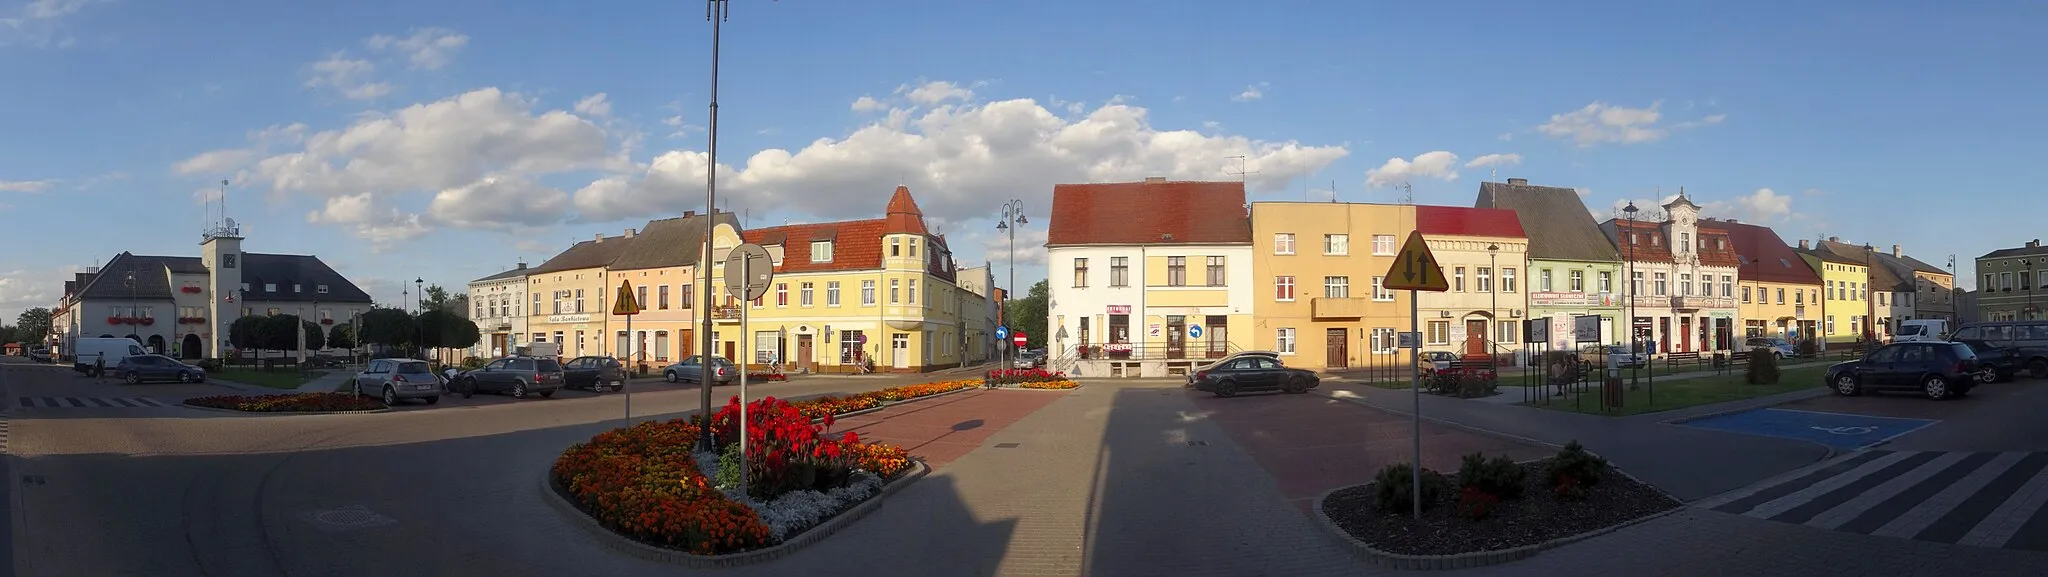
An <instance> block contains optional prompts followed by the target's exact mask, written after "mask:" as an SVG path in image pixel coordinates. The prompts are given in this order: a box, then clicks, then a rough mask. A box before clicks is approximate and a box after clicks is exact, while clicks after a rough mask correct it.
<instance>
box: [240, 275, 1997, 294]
mask: <svg viewBox="0 0 2048 577" xmlns="http://www.w3.org/2000/svg"><path fill="white" fill-rule="evenodd" d="M2005 275H2006V276H2008V277H2010V276H2012V273H2005ZM2006 280H2012V279H2010V278H2008V279H2006ZM2006 284H2012V283H2006ZM263 292H267V293H274V292H277V283H263Z"/></svg>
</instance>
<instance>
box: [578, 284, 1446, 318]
mask: <svg viewBox="0 0 2048 577" xmlns="http://www.w3.org/2000/svg"><path fill="white" fill-rule="evenodd" d="M1437 276H1443V275H1441V274H1439V275H1437ZM612 314H614V315H619V316H632V315H637V314H640V300H639V299H636V298H633V281H629V280H627V281H619V296H618V298H614V299H612Z"/></svg>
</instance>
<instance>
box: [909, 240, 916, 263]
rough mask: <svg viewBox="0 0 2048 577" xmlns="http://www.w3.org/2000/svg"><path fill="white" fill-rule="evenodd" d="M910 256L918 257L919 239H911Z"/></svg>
mask: <svg viewBox="0 0 2048 577" xmlns="http://www.w3.org/2000/svg"><path fill="white" fill-rule="evenodd" d="M910 258H917V239H914V238H913V239H910Z"/></svg>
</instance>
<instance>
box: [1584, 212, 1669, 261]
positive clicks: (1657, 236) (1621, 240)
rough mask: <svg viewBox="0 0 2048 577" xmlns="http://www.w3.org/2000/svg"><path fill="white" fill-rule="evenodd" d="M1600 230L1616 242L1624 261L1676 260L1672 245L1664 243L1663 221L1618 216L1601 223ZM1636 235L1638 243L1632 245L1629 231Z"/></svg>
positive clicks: (1616, 250) (1615, 244) (1616, 247)
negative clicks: (1672, 256)
mask: <svg viewBox="0 0 2048 577" xmlns="http://www.w3.org/2000/svg"><path fill="white" fill-rule="evenodd" d="M1600 232H1602V233H1604V234H1606V235H1607V239H1608V240H1610V241H1613V242H1614V247H1615V252H1617V253H1619V254H1620V256H1621V259H1622V260H1623V261H1632V262H1676V259H1673V258H1671V247H1669V246H1666V245H1665V244H1664V226H1663V223H1659V222H1651V221H1643V220H1637V221H1628V220H1622V219H1618V218H1610V219H1607V222H1603V223H1600ZM1631 232H1633V233H1634V234H1635V235H1637V236H1636V239H1637V240H1636V243H1635V244H1634V245H1630V244H1629V242H1628V240H1629V239H1628V235H1629V233H1631Z"/></svg>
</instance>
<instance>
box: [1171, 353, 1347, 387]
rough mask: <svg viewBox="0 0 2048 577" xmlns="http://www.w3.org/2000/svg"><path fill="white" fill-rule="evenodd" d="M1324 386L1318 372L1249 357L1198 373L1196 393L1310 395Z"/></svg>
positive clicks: (1232, 360)
mask: <svg viewBox="0 0 2048 577" xmlns="http://www.w3.org/2000/svg"><path fill="white" fill-rule="evenodd" d="M1321 384H1322V379H1320V378H1317V377H1316V373H1315V371H1309V370H1303V369H1290V368H1287V366H1286V365H1282V364H1280V359H1276V358H1272V357H1266V356H1245V357H1240V358H1236V359H1230V360H1226V361H1224V362H1221V363H1217V364H1214V365H1210V366H1209V367H1207V368H1204V369H1202V370H1199V371H1196V372H1195V390H1197V391H1208V392H1211V393H1215V394H1216V396H1218V397H1231V396H1236V395H1237V393H1239V392H1241V391H1285V392H1289V393H1294V394H1297V395H1299V394H1303V393H1307V392H1308V390H1309V389H1313V388H1316V386H1317V385H1321Z"/></svg>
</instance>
